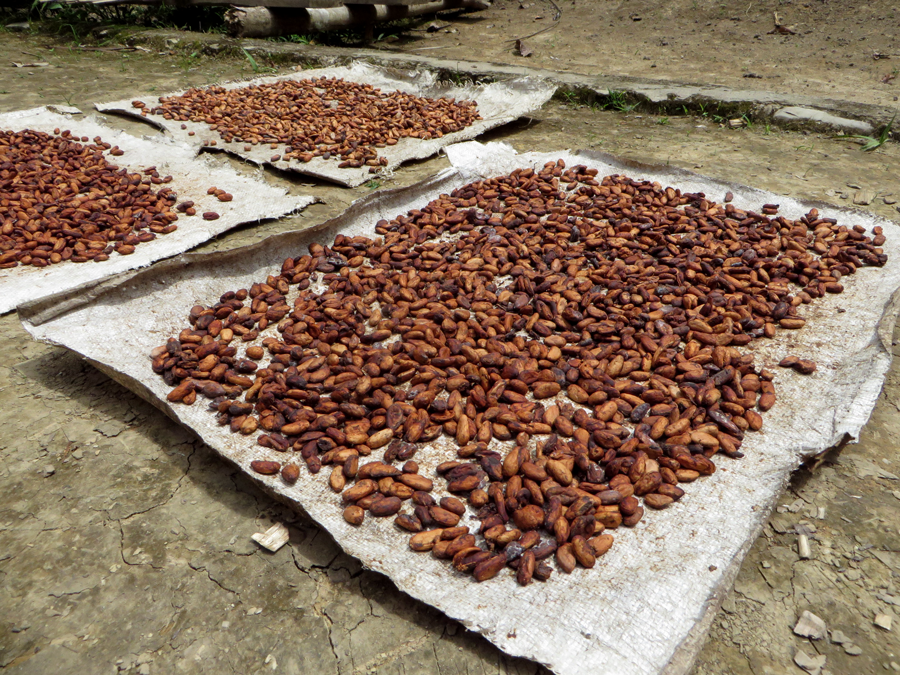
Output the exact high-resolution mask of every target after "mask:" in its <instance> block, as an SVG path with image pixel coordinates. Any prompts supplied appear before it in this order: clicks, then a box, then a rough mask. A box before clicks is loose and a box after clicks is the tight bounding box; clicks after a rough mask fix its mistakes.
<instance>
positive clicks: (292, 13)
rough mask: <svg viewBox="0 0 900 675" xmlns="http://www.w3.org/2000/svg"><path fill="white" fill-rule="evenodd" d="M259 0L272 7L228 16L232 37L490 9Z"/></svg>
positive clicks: (457, 4)
mask: <svg viewBox="0 0 900 675" xmlns="http://www.w3.org/2000/svg"><path fill="white" fill-rule="evenodd" d="M255 1H256V0H255ZM258 1H260V2H265V4H266V5H269V7H233V8H232V9H229V10H228V11H227V12H226V13H225V23H226V25H227V26H228V32H229V33H230V34H231V35H233V36H235V37H252V38H263V37H277V36H280V35H302V34H304V33H309V32H312V31H318V32H324V31H328V30H334V29H336V28H349V27H351V26H358V25H369V26H371V25H372V24H374V23H381V22H384V21H396V20H398V19H405V18H407V17H410V16H421V15H423V14H434V13H436V12H441V11H445V10H450V9H466V10H473V11H478V10H483V9H487V8H488V7H490V2H489V0H438V1H437V2H424V3H422V4H414V5H399V4H392V5H386V4H377V5H363V4H353V5H344V6H342V7H333V8H309V9H300V8H296V5H294V8H287V7H275V6H272V5H273V2H277V1H278V0H258ZM281 1H282V2H290V1H294V2H295V1H296V0H281ZM306 1H309V0H306ZM395 1H396V0H395Z"/></svg>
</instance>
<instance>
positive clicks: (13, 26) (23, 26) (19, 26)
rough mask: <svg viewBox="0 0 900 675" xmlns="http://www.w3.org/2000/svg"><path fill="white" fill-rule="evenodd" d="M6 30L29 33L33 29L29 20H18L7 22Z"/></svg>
mask: <svg viewBox="0 0 900 675" xmlns="http://www.w3.org/2000/svg"><path fill="white" fill-rule="evenodd" d="M6 30H8V31H9V32H11V33H27V32H29V31H30V30H31V24H30V23H28V22H27V21H16V22H15V23H8V24H6Z"/></svg>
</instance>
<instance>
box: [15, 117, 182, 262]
mask: <svg viewBox="0 0 900 675" xmlns="http://www.w3.org/2000/svg"><path fill="white" fill-rule="evenodd" d="M88 141H89V139H88V137H87V136H82V137H77V136H73V135H72V134H71V133H70V132H69V131H63V132H61V133H60V131H59V130H58V129H57V130H55V132H54V134H46V133H43V132H40V131H32V130H30V129H25V130H24V131H3V130H0V269H7V268H10V267H16V266H17V265H20V264H21V265H33V266H35V267H46V266H47V265H51V264H55V263H60V262H63V261H66V260H69V261H71V262H87V261H89V260H93V261H94V262H101V261H103V260H109V256H110V254H112V253H113V252H116V253H119V254H121V255H129V254H131V253H134V247H135V246H137V245H138V244H140V243H142V242H147V241H152V240H153V239H155V238H156V235H158V234H168V233H170V232H173V231H174V230H175V229H176V228H177V227H178V226H177V225H175V221H176V220H178V216H177V214H176V213H175V211H173V209H172V207H173V206H174V203H175V198H176V197H175V193H174V192H173V191H172V189H171V188H168V187H164V188H160V189H159V190H158V191H155V190H154V186H156V185H163V184H165V183H169V182H171V180H172V177H171V176H165V177H160V175H159V173H158V172H157V171H156V168H155V167H149V168H147V169H144V170H143V175H142V174H140V173H132V172H129V171H128V170H127V169H120V168H119V167H118V166H115V165H114V164H111V163H110V162H109V161H107V159H106V156H105V155H104V153H105V152H106V151H109V154H110V155H113V156H121V155H122V154H123V151H122V150H120V149H119V148H118V147H112V146H110V144H109V143H104V142H103V140H102V139H101V138H100V137H99V136H98V137H96V138H94V140H93V143H90V142H88Z"/></svg>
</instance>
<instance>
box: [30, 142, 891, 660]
mask: <svg viewBox="0 0 900 675" xmlns="http://www.w3.org/2000/svg"><path fill="white" fill-rule="evenodd" d="M448 154H449V156H450V159H451V161H452V162H453V165H454V167H455V168H453V169H447V170H445V171H443V172H442V173H440V174H438V175H437V176H435V177H433V178H431V179H429V180H426V181H424V182H422V183H419V184H417V185H414V186H411V187H408V188H404V189H399V190H393V191H384V192H380V193H376V194H374V195H371V196H369V197H367V198H365V199H363V200H360V201H359V202H357V203H355V204H354V205H353V206H352V207H351V208H350V209H349V210H348V211H347V212H345V213H344V214H343V215H341V216H339V217H337V218H335V219H333V220H331V221H329V222H327V223H324V224H322V225H321V226H319V227H317V228H314V229H311V230H306V231H303V232H297V233H288V234H284V235H278V236H275V237H272V238H269V239H267V240H265V241H263V242H261V243H259V244H257V245H255V246H252V247H247V248H244V249H239V250H237V251H232V252H227V253H215V254H209V255H204V256H199V255H187V256H183V257H180V258H178V259H175V260H172V261H167V262H164V263H160V264H159V265H157V266H155V267H153V268H151V269H150V270H146V271H142V272H138V273H135V274H133V275H131V276H130V277H123V278H119V279H116V280H113V281H111V282H109V283H108V284H107V285H106V287H104V288H96V289H93V292H91V290H90V289H85V291H84V293H83V294H82V297H80V298H78V299H77V300H67V299H62V300H55V299H48V300H46V301H44V302H41V303H35V304H33V305H30V306H28V307H25V308H23V309H22V310H21V312H20V313H21V316H22V317H23V321H24V323H25V327H26V328H27V330H28V331H29V332H30V333H31V334H32V335H33V336H34V337H35V338H37V339H39V340H42V341H45V342H49V343H52V344H58V345H62V346H65V347H67V348H69V349H72V350H74V351H76V352H78V353H79V354H82V355H83V356H85V357H86V358H87V359H89V360H90V361H91V362H92V363H94V364H95V365H97V366H98V367H99V368H100V369H102V370H103V371H104V372H106V373H108V374H109V375H110V376H111V377H112V378H114V379H115V380H117V381H119V382H121V383H122V384H124V385H125V386H127V387H129V388H131V389H133V390H134V391H136V392H138V393H139V394H141V395H142V396H144V397H146V398H148V399H149V400H150V401H151V402H153V403H154V404H155V405H157V406H158V407H160V408H161V409H163V410H165V411H166V412H167V413H168V414H169V415H171V416H172V417H173V418H175V419H177V420H178V421H180V422H181V423H183V424H184V425H186V426H188V427H190V428H191V429H193V430H194V431H196V433H197V434H199V435H200V436H201V437H202V438H203V440H204V441H206V442H207V443H208V444H209V445H210V446H212V447H213V448H214V449H215V450H216V451H218V452H219V453H220V454H221V455H222V456H224V457H226V458H228V459H230V460H231V461H233V462H234V463H235V464H237V465H238V466H239V467H241V469H243V470H244V471H245V472H247V473H248V474H249V475H250V476H252V477H253V478H254V479H255V480H256V481H257V482H258V483H259V484H260V485H261V486H262V487H263V489H265V490H266V491H267V492H269V493H270V494H273V495H275V496H276V497H278V498H280V499H282V500H284V501H286V502H288V503H290V504H292V505H294V506H295V507H300V508H302V509H303V510H305V511H306V512H307V513H308V514H309V515H310V516H312V518H314V519H315V520H316V521H317V522H318V523H319V524H321V525H322V527H324V528H325V529H327V530H328V531H329V532H330V533H331V535H332V536H333V537H334V538H335V540H336V541H337V542H338V543H339V544H340V545H341V546H342V547H343V548H344V549H345V550H346V551H347V552H348V553H350V554H352V555H354V556H356V557H357V558H359V559H360V560H361V561H362V562H363V564H364V565H365V566H366V567H369V568H371V569H374V570H377V571H379V572H382V573H384V574H386V575H387V576H389V577H390V578H391V580H392V581H393V582H394V583H395V584H396V585H397V587H398V588H400V589H401V590H402V591H405V592H406V593H409V594H410V595H412V596H414V597H416V598H418V599H420V600H422V601H423V602H426V603H428V604H430V605H433V606H434V607H437V608H438V609H440V610H441V611H443V612H445V613H446V614H447V615H449V616H451V617H454V618H456V619H458V620H459V621H461V622H462V623H463V624H464V625H465V626H466V627H467V628H469V629H471V630H473V631H478V632H480V633H482V634H483V635H484V636H485V637H487V638H488V639H489V640H491V641H492V642H493V643H495V644H496V645H497V646H498V647H500V648H501V649H503V650H504V651H505V652H507V653H509V654H512V655H515V656H523V657H526V658H529V659H533V660H535V661H538V662H540V663H542V664H545V665H546V666H547V667H548V668H550V669H551V670H553V671H554V672H556V673H560V674H561V675H582V674H584V673H591V674H592V675H602V674H606V675H622V674H623V673H628V674H630V675H656V674H658V673H666V674H667V675H675V674H682V673H686V672H687V671H688V670H689V669H690V667H691V665H692V663H693V659H694V657H695V656H696V654H697V651H698V650H699V648H700V645H701V644H702V642H703V639H704V638H705V635H706V632H707V630H708V628H709V624H710V622H711V620H712V618H713V616H714V615H715V612H716V611H717V609H718V607H719V605H720V603H721V601H722V600H723V599H724V596H725V594H726V593H727V592H728V590H729V589H730V587H731V584H732V583H733V580H734V576H735V574H736V573H737V570H738V568H739V566H740V564H741V561H742V559H743V557H744V555H745V553H746V552H747V550H748V549H749V547H750V545H751V544H752V543H753V541H754V539H755V538H756V536H757V535H758V534H759V532H760V529H761V527H762V526H763V524H764V523H765V521H766V519H767V517H768V514H769V513H770V511H771V509H772V508H773V506H774V504H775V502H776V500H777V498H778V496H779V495H780V493H781V492H782V490H783V488H784V486H785V483H786V481H787V480H788V477H789V475H790V473H791V471H793V470H794V469H795V468H796V467H797V465H798V463H799V462H800V460H801V459H802V458H803V457H805V456H808V455H813V454H816V453H818V452H820V451H822V450H824V449H826V448H829V447H830V446H832V445H834V444H835V443H837V442H839V441H841V440H842V439H844V438H846V437H847V436H850V437H856V436H857V435H858V433H859V431H860V429H861V427H862V426H863V425H864V424H865V423H866V420H867V419H868V417H869V414H870V412H871V410H872V407H873V406H874V404H875V401H876V399H877V397H878V395H879V392H880V390H881V386H882V382H883V379H884V376H885V373H886V372H887V369H888V366H889V364H890V359H891V354H890V342H891V331H892V328H893V324H894V308H893V305H892V299H893V296H894V293H895V290H896V289H897V288H898V286H900V227H898V226H897V225H896V224H894V223H891V222H889V221H885V220H882V219H879V218H877V217H875V216H872V215H870V214H866V213H862V212H859V211H852V210H848V209H838V208H834V207H831V206H825V205H821V204H818V205H816V206H817V207H818V208H819V209H820V212H821V213H822V214H823V215H824V216H833V217H837V218H838V219H839V221H840V222H841V223H843V224H846V225H862V226H864V227H866V228H867V229H871V228H872V227H873V226H875V225H881V226H882V227H883V228H884V233H885V235H886V236H887V243H886V245H885V247H884V250H885V252H886V253H887V254H888V256H889V258H888V263H887V265H886V266H885V267H883V268H880V269H875V268H864V269H861V270H860V271H859V272H857V274H855V275H853V276H851V277H847V278H845V280H844V281H845V286H846V290H845V292H844V293H843V294H841V295H832V296H828V297H826V298H823V299H821V300H819V301H816V302H815V303H814V304H813V305H810V306H802V309H801V313H802V314H804V315H805V316H806V317H808V319H809V321H808V323H807V325H806V327H805V328H804V329H802V330H799V331H780V332H779V334H778V336H777V337H776V338H775V339H773V340H769V341H765V340H760V341H757V342H755V343H754V344H753V345H751V348H752V350H753V351H754V352H755V353H756V354H757V355H758V359H757V363H758V364H760V365H768V366H772V365H773V364H775V363H777V361H778V360H780V359H781V358H782V357H783V356H785V355H787V354H795V355H798V356H800V357H807V358H813V359H815V361H816V362H817V363H818V370H817V372H816V373H815V374H814V375H812V376H801V375H798V374H796V373H794V372H793V371H788V370H786V369H781V368H774V371H775V376H776V379H775V381H776V385H777V391H778V403H777V404H776V405H775V407H774V408H773V409H772V410H771V411H770V412H769V413H767V414H766V415H765V425H764V430H763V431H762V432H760V433H749V434H747V437H746V440H745V442H744V446H743V451H744V452H745V453H746V457H744V458H743V459H740V460H731V459H728V458H725V457H717V460H716V461H717V466H718V467H719V470H718V471H717V472H716V473H715V474H714V475H713V476H711V477H708V478H705V479H700V480H698V481H696V482H694V483H691V484H690V485H688V486H686V490H687V494H686V495H685V496H684V497H683V498H682V499H681V500H680V501H679V502H678V503H676V504H674V505H673V506H671V507H670V508H669V509H667V510H665V511H652V510H651V509H648V512H647V514H646V515H645V517H644V519H643V520H642V521H641V522H640V523H639V524H638V526H637V527H636V528H634V529H633V530H629V529H627V528H619V529H618V530H616V531H615V532H614V536H615V544H614V545H613V547H612V550H611V551H610V552H609V553H607V554H606V555H605V556H604V557H603V558H601V559H600V560H599V561H598V564H597V565H596V567H594V568H593V569H590V570H587V569H581V568H579V569H577V570H576V571H575V572H574V573H572V574H571V575H566V574H561V573H559V572H556V573H554V575H553V577H552V578H551V579H550V581H549V582H547V583H534V584H531V585H529V586H527V587H520V586H518V585H517V584H516V583H515V581H514V579H513V578H512V576H511V575H507V574H501V575H500V576H499V577H497V578H495V579H493V580H491V581H489V582H486V583H484V584H480V585H479V584H477V583H475V582H474V581H473V580H472V578H471V577H469V576H463V575H461V574H458V573H456V572H455V571H454V570H453V569H452V568H451V567H450V565H448V564H447V563H446V562H445V561H439V560H436V559H434V558H433V557H432V556H430V555H428V554H417V553H413V552H411V551H410V550H409V549H408V548H407V545H406V542H407V539H408V536H409V535H408V534H404V533H402V532H400V531H398V530H397V528H396V527H395V526H394V525H393V524H392V522H391V520H392V519H376V518H369V519H367V520H366V522H365V524H364V525H363V526H362V527H359V528H357V527H353V526H351V525H348V524H347V523H346V522H345V521H344V520H343V518H342V516H341V511H342V509H341V506H340V498H339V496H338V495H336V494H335V493H334V492H332V491H331V490H330V488H329V487H328V484H327V473H328V472H327V471H323V472H322V473H320V474H319V475H318V477H316V478H311V477H310V476H309V475H308V474H306V472H305V470H302V469H301V474H302V477H301V480H300V481H298V483H297V484H296V485H294V486H292V487H288V486H285V485H284V484H283V483H282V481H281V480H280V478H278V477H277V476H276V477H271V478H266V477H261V476H259V475H256V474H254V473H252V471H251V470H250V468H249V467H250V462H251V461H252V460H254V459H280V457H278V456H277V453H271V452H270V451H268V450H266V449H265V448H262V447H260V446H258V445H256V444H255V442H254V441H253V440H252V439H250V438H247V437H243V436H240V435H234V434H231V433H229V431H228V429H227V427H220V426H218V425H217V424H216V422H215V419H214V416H213V415H212V414H211V413H209V412H208V411H207V410H205V407H206V406H205V405H200V404H195V405H194V406H191V407H186V406H183V405H179V404H175V405H169V404H167V403H166V401H165V396H166V394H167V392H168V390H169V388H168V387H167V386H166V385H165V384H164V383H163V381H162V379H161V378H160V377H159V376H158V375H155V374H154V373H153V372H152V371H151V369H150V360H149V357H148V354H149V352H150V350H151V349H152V348H153V347H155V346H157V345H161V344H163V343H164V342H165V340H166V338H168V337H169V336H171V335H175V334H177V333H178V332H179V331H180V330H181V329H182V328H183V327H184V326H185V325H186V317H187V314H188V311H189V309H190V307H191V305H193V304H195V303H200V304H211V303H214V302H215V301H216V299H217V298H218V297H219V295H220V294H221V293H223V292H224V291H227V290H232V289H238V288H240V287H247V286H248V285H249V284H250V283H252V282H253V281H256V280H260V279H264V278H265V277H266V276H267V275H268V274H277V273H278V270H280V265H281V261H282V260H283V259H284V258H286V257H288V256H296V255H299V254H301V253H303V252H305V251H306V246H307V245H308V244H309V243H311V242H318V243H322V244H325V243H330V242H332V241H333V239H334V236H335V235H336V234H338V233H343V234H347V235H351V236H352V235H354V234H361V233H367V234H369V235H370V236H371V235H372V234H373V227H374V224H375V222H376V221H377V220H379V219H380V218H389V217H391V216H393V215H396V214H400V213H404V212H406V211H407V210H409V209H411V208H417V207H421V206H423V205H424V204H426V203H427V202H428V201H429V200H431V199H433V198H435V197H437V196H438V195H439V194H441V193H444V192H449V191H450V190H452V189H454V188H456V187H458V186H461V185H463V184H465V183H468V182H470V181H471V180H475V179H478V178H480V177H489V176H493V175H500V174H506V173H508V172H509V171H510V170H512V169H514V168H517V167H525V166H530V167H540V166H542V165H543V163H544V162H545V161H547V160H556V159H558V158H563V159H565V160H566V162H567V164H568V165H569V166H572V165H573V164H587V165H588V166H592V167H595V168H597V169H598V170H599V171H600V173H601V175H608V174H612V173H624V174H627V175H630V176H632V177H634V178H638V179H651V180H658V181H660V182H661V183H662V184H663V185H664V186H668V185H672V186H675V187H680V188H681V189H683V190H686V191H694V192H697V191H703V192H705V193H706V194H707V196H709V197H710V198H711V199H714V200H716V201H719V200H721V198H722V196H723V195H724V193H725V192H726V191H727V190H730V191H732V192H733V193H734V203H735V205H736V206H737V207H738V208H755V209H758V208H759V207H760V206H761V205H762V204H763V203H769V202H777V203H780V204H781V213H782V214H783V215H785V216H787V217H794V218H796V217H799V216H801V215H803V214H805V213H806V212H807V211H808V209H809V208H810V206H811V204H808V203H802V202H799V201H796V200H793V199H788V198H785V197H783V196H775V195H773V194H771V193H767V192H762V191H758V190H753V189H750V188H746V187H741V186H736V185H728V184H725V183H722V182H719V181H715V180H712V179H710V178H705V177H702V176H698V175H696V174H692V173H688V172H685V171H679V170H674V169H670V168H660V167H646V166H641V165H635V164H629V163H626V162H622V161H620V160H616V159H614V158H611V157H608V156H600V155H595V154H590V153H586V154H581V155H576V154H573V153H570V152H554V153H528V154H522V155H517V154H516V153H515V151H514V150H512V148H510V147H509V146H507V145H504V144H499V143H495V144H490V145H481V144H479V143H474V142H473V143H466V144H462V145H459V146H454V147H452V148H449V149H448ZM839 309H841V310H843V311H841V312H839V311H838V310H839ZM379 457H380V455H379V452H377V451H376V452H375V453H373V458H379ZM453 457H455V447H454V445H453V444H452V443H447V442H444V441H438V442H435V443H434V444H431V445H429V446H426V447H423V448H421V449H420V450H419V451H418V453H417V454H416V461H417V462H418V463H419V465H420V467H421V472H422V473H423V474H425V475H432V474H433V468H434V466H435V465H436V464H438V463H439V462H441V461H444V460H446V459H451V458H453ZM443 484H444V483H443V481H441V480H438V481H436V482H435V485H436V491H438V492H440V490H441V489H442V487H443Z"/></svg>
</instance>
